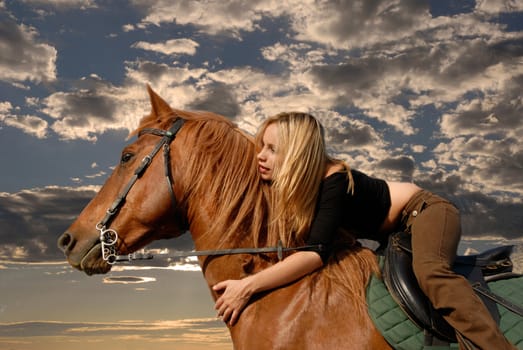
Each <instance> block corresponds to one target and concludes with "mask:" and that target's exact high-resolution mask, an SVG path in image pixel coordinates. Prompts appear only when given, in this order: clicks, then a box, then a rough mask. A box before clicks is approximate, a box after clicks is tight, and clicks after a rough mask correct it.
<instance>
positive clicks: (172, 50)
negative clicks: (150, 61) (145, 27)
mask: <svg viewBox="0 0 523 350" xmlns="http://www.w3.org/2000/svg"><path fill="white" fill-rule="evenodd" d="M198 46H200V45H199V44H198V43H197V42H196V41H194V40H191V39H171V40H167V41H165V42H163V43H148V42H144V41H139V42H137V43H134V44H133V45H132V47H133V48H137V49H142V50H149V51H154V52H160V53H163V54H165V55H173V54H184V55H194V54H195V53H196V49H197V48H198Z"/></svg>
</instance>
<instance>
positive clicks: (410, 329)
mask: <svg viewBox="0 0 523 350" xmlns="http://www.w3.org/2000/svg"><path fill="white" fill-rule="evenodd" d="M379 263H380V267H383V259H382V257H380V261H379ZM488 285H489V288H490V289H491V291H492V292H494V293H496V294H498V295H500V296H502V297H504V298H506V299H508V300H510V301H512V302H514V303H515V304H521V302H522V301H523V277H518V278H512V279H507V280H500V281H495V282H490V283H489V284H488ZM367 305H368V309H369V314H370V316H371V318H372V320H373V321H374V324H375V325H376V327H377V328H378V330H379V331H380V332H381V334H382V335H383V336H384V337H385V339H386V340H387V342H389V344H390V345H391V346H392V347H394V349H397V350H418V349H419V350H422V349H425V350H428V349H434V350H435V349H449V348H448V347H441V346H440V347H436V346H433V347H424V345H423V343H424V339H425V338H424V334H423V330H422V329H420V328H419V327H418V326H417V325H416V324H415V323H414V322H412V321H411V320H410V319H409V318H408V317H407V315H406V314H405V313H404V312H403V310H401V308H400V307H399V305H398V304H397V303H396V302H395V301H394V299H392V296H391V295H390V293H389V292H388V290H387V288H386V287H385V283H383V280H381V279H379V278H377V277H376V276H373V277H372V279H371V281H370V283H369V286H368V287H367ZM498 309H499V313H500V318H501V319H500V324H499V327H500V329H501V331H502V332H503V333H504V334H505V337H507V339H508V340H509V341H510V342H511V343H512V344H515V345H516V346H517V348H518V349H520V350H523V317H521V316H518V315H516V314H514V313H513V312H511V311H509V310H507V309H505V308H504V307H502V306H500V305H498ZM450 349H459V347H458V344H451V345H450Z"/></svg>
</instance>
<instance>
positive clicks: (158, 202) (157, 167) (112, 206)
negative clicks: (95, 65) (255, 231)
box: [58, 88, 186, 274]
mask: <svg viewBox="0 0 523 350" xmlns="http://www.w3.org/2000/svg"><path fill="white" fill-rule="evenodd" d="M148 90H149V95H150V100H151V104H152V110H151V114H150V115H149V116H146V117H144V118H143V119H142V120H141V123H140V126H139V127H138V129H137V130H136V131H135V132H133V134H132V135H134V134H139V137H138V138H137V140H136V141H135V142H134V143H132V144H130V145H128V146H127V147H125V148H124V149H123V151H122V153H121V157H120V162H119V164H118V165H117V166H116V168H115V169H114V171H113V173H112V174H111V176H110V177H109V179H108V180H107V181H106V183H105V184H104V185H103V187H102V188H101V189H100V191H99V193H98V194H97V195H96V196H95V197H94V198H93V199H92V200H91V202H90V203H89V204H88V205H87V207H85V209H84V210H83V211H82V212H81V214H80V215H79V217H78V218H77V220H76V221H75V222H74V223H73V224H72V225H71V226H70V227H69V228H68V229H67V231H66V232H65V233H64V234H63V235H62V236H61V237H60V238H59V239H58V245H59V247H60V249H62V250H63V251H64V253H65V255H66V257H67V259H68V261H69V263H70V264H71V265H72V266H74V267H76V268H78V269H80V270H83V271H84V272H86V273H87V274H93V273H106V272H107V271H109V270H110V265H109V264H108V263H107V261H104V260H103V259H102V240H103V239H102V240H101V237H103V234H102V233H103V232H104V231H105V232H106V235H109V236H108V237H107V239H113V238H115V235H114V234H115V233H117V236H118V240H117V241H116V242H115V245H114V247H115V248H116V249H117V251H118V253H120V254H127V253H130V252H133V251H135V250H137V249H139V248H141V247H143V246H144V245H146V244H147V243H149V242H151V241H153V240H156V239H160V238H170V237H175V236H177V235H180V234H181V233H183V232H184V231H185V229H186V227H185V224H184V223H185V213H184V212H183V208H181V207H180V206H179V204H180V203H179V201H178V200H177V198H178V199H179V198H181V197H182V195H181V194H180V193H181V189H180V186H179V185H180V184H179V183H178V182H177V178H178V177H179V173H178V169H179V168H177V167H171V164H177V163H179V162H180V161H181V159H180V158H182V157H183V156H182V153H181V149H182V148H181V147H179V146H177V144H179V143H183V130H180V131H179V132H177V131H178V130H176V131H175V132H177V135H171V134H170V133H169V132H166V131H168V130H169V129H170V128H171V127H172V126H173V124H174V122H175V120H177V119H181V118H180V117H179V116H178V115H177V114H176V113H175V112H174V111H173V110H172V109H171V108H170V107H169V106H168V104H167V103H166V102H165V101H163V100H162V99H161V98H160V97H159V96H158V95H157V94H156V93H154V91H152V89H150V88H148ZM182 121H183V120H182ZM175 127H176V128H179V127H181V124H180V122H178V124H177V125H175ZM176 138H178V139H181V140H178V139H176ZM157 148H158V149H157ZM167 168H169V171H166V169H167ZM171 188H172V191H171ZM177 202H178V203H177ZM177 204H178V205H177ZM101 234H102V235H101ZM111 235H112V237H111Z"/></svg>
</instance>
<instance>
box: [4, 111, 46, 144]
mask: <svg viewBox="0 0 523 350" xmlns="http://www.w3.org/2000/svg"><path fill="white" fill-rule="evenodd" d="M2 119H3V122H4V123H5V125H8V126H11V127H14V128H17V129H20V130H22V131H23V132H25V133H26V134H29V135H33V136H35V137H36V138H39V139H43V138H46V136H47V130H48V123H47V121H45V120H43V119H42V118H39V117H35V116H31V115H8V116H5V117H3V118H2V116H1V115H0V120H2Z"/></svg>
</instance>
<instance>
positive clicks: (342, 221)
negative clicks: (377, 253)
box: [306, 169, 391, 261]
mask: <svg viewBox="0 0 523 350" xmlns="http://www.w3.org/2000/svg"><path fill="white" fill-rule="evenodd" d="M351 174H352V178H353V180H354V193H353V194H351V193H347V187H348V184H349V180H348V179H347V174H345V173H334V174H332V175H330V176H328V177H327V178H325V179H324V180H323V181H322V183H321V185H320V191H319V195H318V202H317V205H316V213H315V217H314V220H313V222H312V225H311V229H310V232H309V236H308V238H307V241H306V243H307V244H310V245H316V244H321V245H323V246H325V247H327V251H322V252H319V253H320V255H321V257H322V259H323V260H324V261H325V260H326V258H327V257H328V253H329V251H328V250H329V249H328V247H329V246H330V245H331V243H332V241H333V240H334V235H335V234H336V231H337V229H338V228H339V227H343V228H346V229H348V230H350V231H351V232H353V233H354V234H355V235H356V237H357V238H367V239H372V240H376V241H382V240H383V237H380V235H379V233H378V230H379V228H380V227H381V225H382V224H383V222H384V221H385V218H386V217H387V215H388V213H389V210H390V207H391V199H390V192H389V187H388V185H387V183H386V182H385V181H384V180H381V179H377V178H373V177H370V176H367V175H365V174H364V173H362V172H360V171H357V170H354V169H353V170H351Z"/></svg>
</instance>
